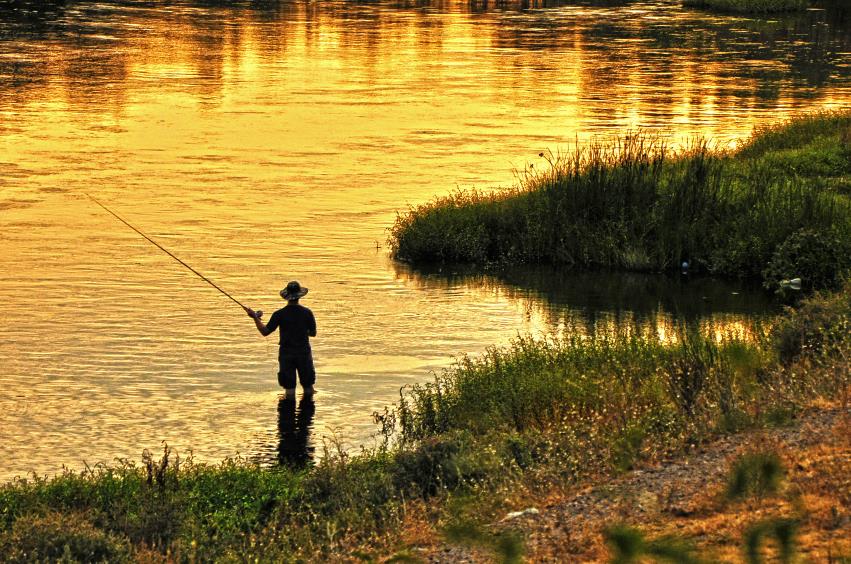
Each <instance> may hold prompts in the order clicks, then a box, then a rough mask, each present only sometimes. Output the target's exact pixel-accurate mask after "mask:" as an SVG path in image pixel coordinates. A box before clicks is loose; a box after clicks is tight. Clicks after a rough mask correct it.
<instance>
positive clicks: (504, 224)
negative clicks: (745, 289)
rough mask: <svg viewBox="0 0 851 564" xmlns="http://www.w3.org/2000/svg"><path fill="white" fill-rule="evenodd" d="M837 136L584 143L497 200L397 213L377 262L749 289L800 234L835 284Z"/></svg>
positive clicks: (842, 148)
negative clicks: (718, 144) (653, 275)
mask: <svg viewBox="0 0 851 564" xmlns="http://www.w3.org/2000/svg"><path fill="white" fill-rule="evenodd" d="M849 129H851V112H845V113H822V114H817V115H811V116H804V117H802V118H799V119H796V120H792V121H791V122H788V123H785V124H782V125H778V126H774V127H770V128H764V129H761V130H758V131H756V132H755V133H754V135H753V137H752V138H751V139H749V140H748V141H747V142H746V143H744V144H743V145H742V147H741V148H740V149H739V150H738V151H736V152H733V153H727V152H723V151H717V150H712V149H711V148H710V147H709V144H708V143H707V142H706V141H696V142H694V143H692V145H691V146H689V147H687V148H685V149H681V150H677V151H674V150H671V149H670V148H669V147H667V146H665V144H664V142H663V141H662V140H661V139H659V138H656V137H653V136H651V135H648V134H646V133H636V134H628V135H625V136H623V137H620V138H619V139H617V140H615V141H614V142H611V143H601V142H592V143H590V144H589V145H587V146H585V147H581V148H577V149H576V150H575V151H574V152H572V153H569V154H559V155H552V156H550V163H551V167H550V168H549V170H546V171H544V172H538V171H534V169H529V170H527V171H526V172H525V174H524V175H523V177H522V179H521V182H520V184H519V185H518V186H516V187H514V188H512V189H510V190H507V191H502V192H496V193H492V194H484V193H481V192H476V191H458V192H455V193H453V194H451V195H450V196H447V197H443V198H438V199H436V200H434V201H432V202H430V203H427V204H424V205H420V206H417V207H414V208H412V209H409V210H408V211H407V212H405V213H400V214H398V215H397V218H396V221H395V223H394V225H393V226H392V227H391V230H390V237H389V244H390V247H391V252H392V254H393V256H394V257H395V258H397V259H399V260H404V261H409V262H413V263H430V262H458V263H476V264H480V265H485V266H494V265H509V264H518V263H519V264H523V263H527V264H528V263H545V264H557V265H565V266H569V267H592V268H593V267H606V268H620V269H628V270H648V271H665V270H674V269H677V268H679V267H680V265H681V263H683V262H688V263H689V264H690V266H691V270H692V271H693V272H698V271H708V272H712V273H715V274H722V275H727V276H733V277H748V278H762V277H763V272H764V271H765V270H766V268H768V267H769V265H770V263H771V261H772V259H773V258H774V254H775V252H776V251H777V250H778V248H779V247H780V246H781V245H782V244H783V243H784V242H786V241H787V240H788V239H789V238H790V237H793V236H794V235H795V234H796V233H798V232H799V231H801V230H802V229H807V230H810V231H812V232H815V233H817V234H818V235H819V236H822V237H825V238H828V239H831V240H838V241H840V243H841V245H842V247H841V248H840V249H839V250H840V251H841V254H842V256H839V257H838V258H837V260H836V261H833V262H832V263H830V268H832V273H833V274H835V275H836V276H834V278H835V279H837V280H838V279H839V277H840V276H841V273H842V272H844V271H845V270H846V269H847V268H848V267H849V266H851V265H849V264H848V262H849V260H848V259H847V258H845V257H847V256H848V253H845V252H844V251H845V250H846V247H847V248H851V205H849V199H848V198H847V197H846V196H845V195H843V194H842V191H841V190H838V189H837V186H841V185H844V183H845V182H849V181H851V149H849V144H848V142H847V139H846V137H847V131H848V130H849ZM791 267H792V268H794V267H795V265H791ZM772 274H775V273H774V272H773V271H772ZM789 274H790V275H791V276H796V275H797V276H801V277H805V278H806V277H807V276H808V275H809V273H808V272H801V273H794V274H793V273H792V272H790V273H789ZM777 282H778V281H775V280H766V283H767V284H768V285H775V286H776V283H777Z"/></svg>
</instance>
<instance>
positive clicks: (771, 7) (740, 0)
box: [683, 0, 810, 14]
mask: <svg viewBox="0 0 851 564" xmlns="http://www.w3.org/2000/svg"><path fill="white" fill-rule="evenodd" d="M683 6H686V7H693V8H708V9H711V10H719V11H723V12H735V13H740V14H769V13H776V12H794V11H800V10H806V9H807V8H809V7H810V2H809V0H683Z"/></svg>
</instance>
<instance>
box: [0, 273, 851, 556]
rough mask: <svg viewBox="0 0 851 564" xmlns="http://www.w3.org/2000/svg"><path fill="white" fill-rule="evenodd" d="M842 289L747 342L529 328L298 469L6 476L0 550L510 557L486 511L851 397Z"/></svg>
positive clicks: (138, 469) (151, 461)
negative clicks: (541, 336)
mask: <svg viewBox="0 0 851 564" xmlns="http://www.w3.org/2000/svg"><path fill="white" fill-rule="evenodd" d="M849 296H851V283H849V284H846V285H845V287H844V288H843V289H842V291H841V292H838V293H835V294H831V295H829V296H821V297H816V298H812V299H810V300H808V301H806V302H805V303H804V304H803V305H802V306H801V307H800V309H798V310H797V311H796V312H795V313H790V314H789V315H787V316H785V317H783V318H782V319H781V320H778V321H777V322H776V323H775V324H774V328H773V329H772V331H771V333H770V334H768V333H766V334H765V335H764V336H763V338H762V339H757V340H756V341H754V342H749V343H744V342H741V341H736V340H735V339H733V338H731V337H726V338H723V337H722V338H721V339H720V340H717V339H716V338H715V337H713V338H711V339H710V338H707V337H706V336H702V335H700V334H699V333H697V332H696V331H695V330H693V329H689V328H683V329H682V330H681V331H679V332H677V334H676V335H673V336H669V338H668V339H667V340H665V341H660V340H658V339H655V338H650V337H641V336H637V335H623V334H621V335H615V334H613V335H602V336H599V337H597V338H595V339H589V340H584V341H583V340H579V339H574V340H565V341H533V340H527V339H521V340H518V341H516V342H515V343H514V344H513V345H512V346H511V347H509V348H506V349H494V350H492V351H490V352H489V353H488V354H487V355H485V356H483V357H482V358H480V359H462V360H460V361H459V362H458V364H457V365H456V366H455V367H454V368H452V369H450V370H447V371H446V372H444V373H443V374H441V375H438V376H437V377H436V378H435V380H434V381H433V382H430V383H425V384H422V385H418V386H414V387H413V388H412V389H410V390H409V391H408V393H407V394H406V395H405V399H404V401H401V402H400V404H399V405H398V406H397V407H396V408H395V409H392V410H387V411H386V412H385V413H383V414H381V415H380V416H378V417H377V420H378V422H379V423H380V425H379V427H380V429H381V433H382V434H383V435H384V436H385V437H387V438H388V439H389V440H388V442H387V443H386V444H385V445H384V446H383V447H380V448H377V449H374V450H371V451H368V452H363V453H359V454H355V453H348V452H345V451H343V450H341V449H335V448H334V445H333V444H326V451H325V453H324V458H323V460H322V461H321V462H320V463H318V464H317V465H316V466H315V467H313V468H310V469H306V470H302V471H296V470H291V469H286V468H276V469H263V468H259V467H257V466H255V465H252V464H250V463H248V462H246V461H228V462H225V463H222V464H221V465H201V464H194V463H192V462H191V461H186V460H182V461H178V459H177V457H176V454H175V453H169V452H167V451H166V452H165V453H164V456H163V457H161V458H157V457H152V456H148V457H146V458H145V459H143V463H142V464H141V465H136V464H132V463H125V464H122V465H119V466H117V467H111V468H107V467H97V468H92V469H90V470H89V471H87V472H84V473H82V474H74V473H67V474H65V475H62V476H58V477H55V478H50V479H30V480H25V481H17V482H14V483H11V484H7V485H5V486H3V487H2V488H0V554H2V555H3V557H2V558H3V559H4V560H5V561H10V562H20V561H30V560H32V559H57V558H60V557H63V555H64V556H67V557H70V558H72V559H73V558H75V559H78V560H81V561H100V560H108V561H145V562H156V561H172V560H178V561H184V560H204V561H206V560H215V559H223V560H228V559H243V558H258V559H260V560H261V561H293V560H295V559H296V558H304V559H307V560H320V559H321V560H332V561H342V560H353V559H361V560H365V561H370V560H374V559H377V558H379V556H381V557H384V556H388V555H395V556H396V557H398V558H400V559H401V558H407V559H409V561H410V560H411V559H414V558H420V556H422V554H421V549H422V548H423V547H424V546H426V545H428V543H429V542H433V540H434V539H435V538H445V539H449V540H451V542H452V543H455V544H457V543H461V544H467V543H473V544H476V545H477V546H480V547H484V548H483V549H484V550H486V551H497V552H498V553H500V554H502V558H504V559H507V560H508V561H511V560H512V559H514V560H516V559H517V558H519V557H520V554H521V553H522V551H523V548H522V546H523V540H522V537H521V536H520V535H519V533H518V532H517V531H515V530H513V529H510V530H509V529H506V530H491V529H489V528H487V527H483V525H484V524H487V523H492V522H495V521H498V520H499V519H500V518H501V516H504V515H505V513H506V512H508V511H511V510H514V509H517V508H523V507H524V506H525V504H526V503H527V502H528V499H532V498H535V496H541V495H544V492H547V491H555V490H556V489H564V488H570V487H574V486H577V485H580V484H583V483H588V482H589V480H594V481H597V482H599V481H600V480H606V479H609V478H611V477H613V476H617V475H619V474H621V473H622V472H625V471H629V470H630V469H633V468H636V467H638V466H639V465H644V464H648V463H651V462H653V461H662V460H665V459H667V458H668V457H670V456H674V455H677V453H684V452H685V453H687V452H690V451H691V450H692V449H694V448H697V447H698V446H699V445H702V444H705V443H706V442H707V441H710V440H713V439H714V438H715V437H718V436H724V435H727V434H730V433H735V432H738V431H741V430H743V429H749V428H759V427H774V426H783V425H786V424H787V423H789V422H791V421H794V420H795V419H796V418H797V417H798V416H799V414H800V413H802V411H803V410H805V409H806V408H807V407H808V406H811V405H813V404H814V402H815V403H822V404H825V403H831V402H834V401H836V400H838V399H839V398H841V397H843V396H842V394H843V393H844V394H847V393H848V390H849V374H848V362H847V358H848V353H849V351H851V338H849V333H851V332H849V331H848V320H849V319H851V300H849ZM845 397H847V395H846V396H845ZM429 539H431V540H429Z"/></svg>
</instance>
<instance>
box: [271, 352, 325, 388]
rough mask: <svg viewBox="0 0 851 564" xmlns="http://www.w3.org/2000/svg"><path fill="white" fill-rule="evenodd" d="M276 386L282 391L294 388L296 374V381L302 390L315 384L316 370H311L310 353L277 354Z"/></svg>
mask: <svg viewBox="0 0 851 564" xmlns="http://www.w3.org/2000/svg"><path fill="white" fill-rule="evenodd" d="M278 363H279V364H280V368H279V370H278V384H280V385H281V387H283V388H284V389H287V390H290V389H292V388H295V375H296V372H298V381H299V382H300V383H301V386H302V387H303V388H309V387H311V386H313V384H314V383H315V382H316V370H315V369H314V368H313V355H312V354H311V353H310V351H308V352H306V353H284V352H281V353H279V354H278Z"/></svg>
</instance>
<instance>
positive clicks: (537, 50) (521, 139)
mask: <svg viewBox="0 0 851 564" xmlns="http://www.w3.org/2000/svg"><path fill="white" fill-rule="evenodd" d="M37 4H41V3H32V4H30V3H27V2H22V1H16V2H4V3H0V6H2V9H3V17H2V19H0V248H2V252H0V318H2V323H0V386H2V387H3V389H4V393H3V394H2V396H0V433H2V435H0V478H9V477H12V476H14V475H19V474H24V473H27V472H30V471H35V472H38V473H52V472H56V471H58V470H60V469H61V467H62V466H63V465H67V466H68V467H70V468H75V469H79V468H81V467H83V464H84V461H85V463H88V464H90V465H91V464H95V463H98V462H110V461H112V460H113V459H114V458H116V457H129V458H134V459H138V458H139V456H140V454H141V451H142V449H144V448H149V449H158V448H160V445H161V442H162V441H166V442H168V443H169V444H170V445H172V446H173V447H175V448H177V449H178V450H179V451H180V452H182V453H183V454H184V455H185V454H186V453H187V452H188V451H189V450H191V451H192V452H193V453H194V456H195V458H196V459H200V460H219V459H221V458H222V457H225V456H231V455H234V454H236V453H241V454H244V455H246V456H250V457H254V456H260V457H261V458H263V459H264V460H265V459H269V460H270V461H274V460H275V459H276V457H279V456H281V453H282V452H283V453H285V454H286V451H288V450H293V449H294V450H296V451H304V450H309V449H316V447H317V445H318V443H319V441H320V440H321V437H322V436H328V435H330V434H332V433H336V434H337V435H338V436H340V437H341V438H342V439H343V440H344V441H345V442H346V443H347V444H359V443H368V442H369V441H370V438H369V437H370V433H371V432H372V431H373V424H372V422H371V419H370V414H371V413H372V412H373V411H375V410H380V409H381V408H383V406H384V405H386V404H387V403H389V402H392V401H393V400H394V398H395V397H397V394H398V390H399V388H400V387H401V386H403V385H405V384H409V383H413V382H418V381H422V380H424V379H426V378H428V377H429V373H430V372H431V371H432V370H436V369H440V368H441V367H445V366H447V365H448V364H449V363H450V362H451V360H452V358H453V357H454V356H456V355H459V354H477V353H480V352H481V351H483V350H484V349H485V348H486V347H488V346H490V345H495V344H504V343H506V342H508V340H509V339H511V338H512V337H513V336H515V335H517V334H526V333H532V334H547V333H550V332H553V331H556V332H558V331H564V330H566V328H567V330H578V331H588V332H593V331H594V330H599V327H602V325H600V324H604V325H605V324H612V323H614V324H618V323H635V322H636V320H638V321H639V322H640V323H643V324H644V325H643V326H644V327H653V328H655V329H654V330H656V331H657V332H659V328H661V331H662V333H664V332H665V329H664V328H665V327H669V326H671V324H673V323H676V320H677V319H679V318H680V317H681V316H683V315H685V316H691V317H692V318H694V319H698V320H702V321H700V322H702V323H704V324H708V325H707V327H709V326H712V327H715V329H713V330H715V331H719V332H724V331H727V330H728V329H729V330H735V331H739V330H744V329H743V328H745V329H746V328H747V327H748V326H750V324H752V323H753V320H754V318H759V317H761V316H762V315H765V313H766V311H769V310H770V307H769V306H768V305H767V304H764V306H765V307H763V305H758V307H752V306H753V305H754V304H763V303H764V301H765V297H764V296H762V294H760V293H759V292H756V293H754V292H752V291H749V290H746V289H742V288H738V287H735V286H733V287H731V286H728V285H724V284H722V283H720V282H717V281H716V282H712V283H709V286H707V287H706V288H704V287H700V285H699V284H702V283H699V284H697V286H698V287H697V289H696V290H694V291H693V289H694V288H695V286H696V283H694V282H692V281H683V280H679V279H675V280H674V281H671V280H668V281H662V282H660V281H655V282H654V281H652V280H649V279H640V280H639V281H638V282H636V281H635V279H631V281H630V280H627V281H624V280H625V279H623V278H618V277H614V276H613V275H602V276H601V275H598V277H597V278H593V279H590V278H588V277H587V276H590V275H587V276H586V275H583V276H579V277H573V276H571V275H568V274H565V273H561V272H551V273H541V272H539V271H531V270H530V271H524V272H520V273H514V274H511V273H503V274H501V275H497V276H488V277H482V276H469V275H463V276H462V275H453V274H452V272H441V273H433V272H429V273H424V272H414V271H411V270H410V269H408V268H406V267H404V266H403V265H397V264H394V263H393V262H392V261H390V260H389V259H388V257H387V253H386V249H385V248H384V240H385V238H386V227H387V226H388V225H390V224H391V223H392V221H393V218H394V217H395V213H396V212H397V211H398V210H401V209H404V208H405V206H406V205H408V204H417V203H421V202H424V201H426V200H428V199H430V198H431V197H432V196H434V195H437V194H445V193H447V192H448V191H450V190H452V189H453V188H455V187H456V186H460V187H464V188H467V187H472V186H475V187H478V188H483V189H491V188H496V187H498V186H505V185H510V184H511V183H512V182H513V181H514V171H515V170H516V169H522V168H523V167H525V166H527V164H528V165H533V166H543V165H544V164H545V163H544V161H543V159H540V158H538V157H537V155H538V153H540V152H542V151H546V150H548V149H549V150H558V149H559V148H563V147H566V146H567V145H568V144H570V143H571V142H573V141H575V140H577V139H580V140H581V139H587V138H588V137H589V136H592V135H607V134H611V133H613V132H622V131H624V130H626V129H630V128H636V127H648V128H654V129H658V130H660V131H662V132H663V134H665V135H668V136H670V137H671V139H672V140H673V141H674V142H678V141H682V140H685V139H688V138H689V137H691V136H693V135H695V134H705V135H710V136H712V137H713V138H715V139H717V140H718V141H719V142H720V143H730V142H733V141H734V140H735V139H738V138H741V137H742V136H745V135H747V134H748V133H749V132H750V130H751V129H752V128H753V127H754V126H755V125H759V124H763V123H767V122H770V121H772V120H775V119H777V118H780V117H784V116H789V115H792V114H794V113H796V112H799V111H804V110H810V109H815V108H826V107H840V106H842V105H843V104H845V105H847V104H848V100H849V99H851V55H849V54H850V53H851V31H849V29H850V28H851V24H850V23H849V18H848V15H847V13H841V12H830V11H825V10H812V11H808V12H806V13H804V14H801V15H797V16H794V17H779V18H773V19H771V20H762V19H748V18H740V17H729V16H722V15H713V14H710V13H706V12H700V11H688V10H683V9H682V8H680V7H679V5H678V3H676V2H644V1H634V2H605V3H597V4H594V3H588V2H577V3H562V2H552V3H550V2H546V3H542V4H535V3H531V4H529V3H525V4H524V3H510V2H508V3H499V4H497V5H494V4H490V5H489V4H487V3H482V2H474V3H466V2H465V3H455V2H434V3H432V2H392V1H381V0H379V1H376V2H369V3H360V2H343V1H334V0H328V1H323V2H301V1H296V2H264V3H249V2H245V3H238V4H236V5H232V4H231V3H230V2H227V3H224V2H222V3H219V2H190V1H174V2H168V3H159V2H156V3H154V2H130V1H123V2H122V1H117V2H100V3H99V2H74V1H69V2H66V3H64V4H59V5H57V6H56V7H54V8H52V9H49V10H45V9H41V10H33V9H29V8H28V6H31V5H37ZM86 193H91V194H93V195H95V196H96V197H98V198H99V199H101V200H103V201H104V202H106V203H107V204H108V205H110V206H113V207H114V209H115V210H116V211H117V212H118V213H121V214H123V215H125V216H127V218H128V219H130V220H131V221H133V222H134V223H135V224H137V225H138V226H139V227H141V228H142V229H143V230H145V231H147V232H148V233H149V234H150V235H152V236H153V237H155V238H156V239H157V240H158V241H160V242H161V243H162V244H164V245H165V246H166V247H168V248H169V249H171V250H172V251H173V252H175V253H176V254H177V255H178V256H180V257H181V258H183V259H184V260H186V261H187V262H189V263H190V264H192V265H193V266H194V267H195V268H197V269H199V270H200V271H201V272H203V273H205V274H206V275H208V276H209V277H211V278H212V279H213V280H215V281H216V282H217V283H219V284H220V285H221V286H222V287H224V288H225V289H227V290H228V291H229V292H231V293H233V294H234V295H235V296H237V297H238V298H239V299H240V300H242V301H244V302H245V303H247V304H249V305H251V306H253V307H259V308H261V309H264V310H266V311H267V312H268V313H271V311H273V310H274V309H275V308H276V307H280V305H281V303H280V301H279V299H278V298H277V291H278V290H279V289H280V288H282V287H283V286H284V285H285V284H286V282H287V281H288V280H290V279H298V280H299V281H300V282H301V283H302V284H303V285H305V286H307V287H309V288H310V289H311V292H310V294H309V295H308V297H307V298H306V299H305V301H304V303H305V305H307V306H308V307H311V308H312V309H313V310H314V312H315V314H316V317H317V320H318V323H319V335H318V337H317V338H316V339H315V341H314V351H315V357H316V364H317V367H318V369H319V373H320V376H319V384H318V385H319V388H320V390H321V393H320V394H319V395H318V396H317V398H316V403H315V407H314V409H313V413H311V409H310V408H306V409H304V410H300V409H299V407H298V404H296V405H295V410H289V408H288V407H287V406H283V407H282V406H281V405H280V402H279V399H278V390H276V379H275V372H276V346H275V341H274V337H270V338H269V339H267V340H265V341H264V340H263V339H262V338H261V337H260V336H259V335H257V334H256V332H255V330H254V327H253V324H252V322H251V321H250V320H249V319H248V318H246V317H245V316H244V315H243V314H242V312H241V311H240V310H239V308H237V307H235V306H234V304H233V303H231V302H229V301H228V300H227V299H226V298H224V297H223V296H221V295H220V294H217V293H216V292H215V290H213V289H211V288H210V287H208V286H206V285H204V284H203V283H202V282H200V281H198V280H197V279H195V278H193V276H192V275H191V274H190V273H188V272H186V271H185V270H183V269H182V268H181V267H180V266H179V265H176V264H175V263H174V262H173V261H171V260H170V259H169V258H168V257H166V256H164V255H163V254H161V253H159V252H157V251H156V250H155V249H153V248H152V247H151V246H150V245H149V244H148V243H146V242H145V241H144V240H142V239H141V238H140V237H138V236H137V235H135V234H134V233H133V232H132V231H130V230H129V229H127V228H126V227H124V226H122V225H121V224H119V223H117V222H116V221H115V220H114V219H113V218H111V217H109V216H108V215H107V214H105V213H104V212H103V211H102V210H100V209H99V208H98V207H97V206H94V205H93V204H92V203H91V201H89V200H88V199H87V198H86V197H85V195H84V194H86ZM671 284H673V286H671ZM581 288H591V289H593V290H594V292H592V293H593V294H594V295H588V293H587V292H585V293H584V294H583V293H582V292H575V291H574V289H581ZM713 292H716V293H717V296H716V294H714V293H713ZM734 292H736V293H735V294H734ZM672 295H673V296H674V297H672ZM705 296H709V297H708V298H707V299H704V297H705ZM712 296H715V297H712ZM721 296H723V299H721ZM695 304H699V307H696V308H695V307H692V306H695ZM686 310H688V312H686ZM684 312H686V313H684ZM290 407H292V406H290ZM302 414H304V415H302ZM308 415H309V417H308ZM299 416H301V417H300V419H299ZM308 420H309V422H308ZM293 421H296V422H298V421H301V422H307V423H305V424H304V425H301V427H299V428H300V429H301V428H302V427H304V428H307V427H309V426H310V425H312V427H313V432H312V435H311V436H309V437H306V436H305V435H304V434H303V433H302V432H301V431H300V430H294V431H293V432H292V433H290V432H289V431H288V430H287V429H290V428H293V429H294V428H295V427H297V426H298V425H297V423H293ZM281 422H283V423H281ZM299 425H300V424H299ZM282 429H283V430H282ZM283 442H286V443H287V445H293V444H295V447H293V449H291V448H290V446H285V447H281V443H283ZM308 454H309V453H308ZM299 456H301V455H299Z"/></svg>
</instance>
